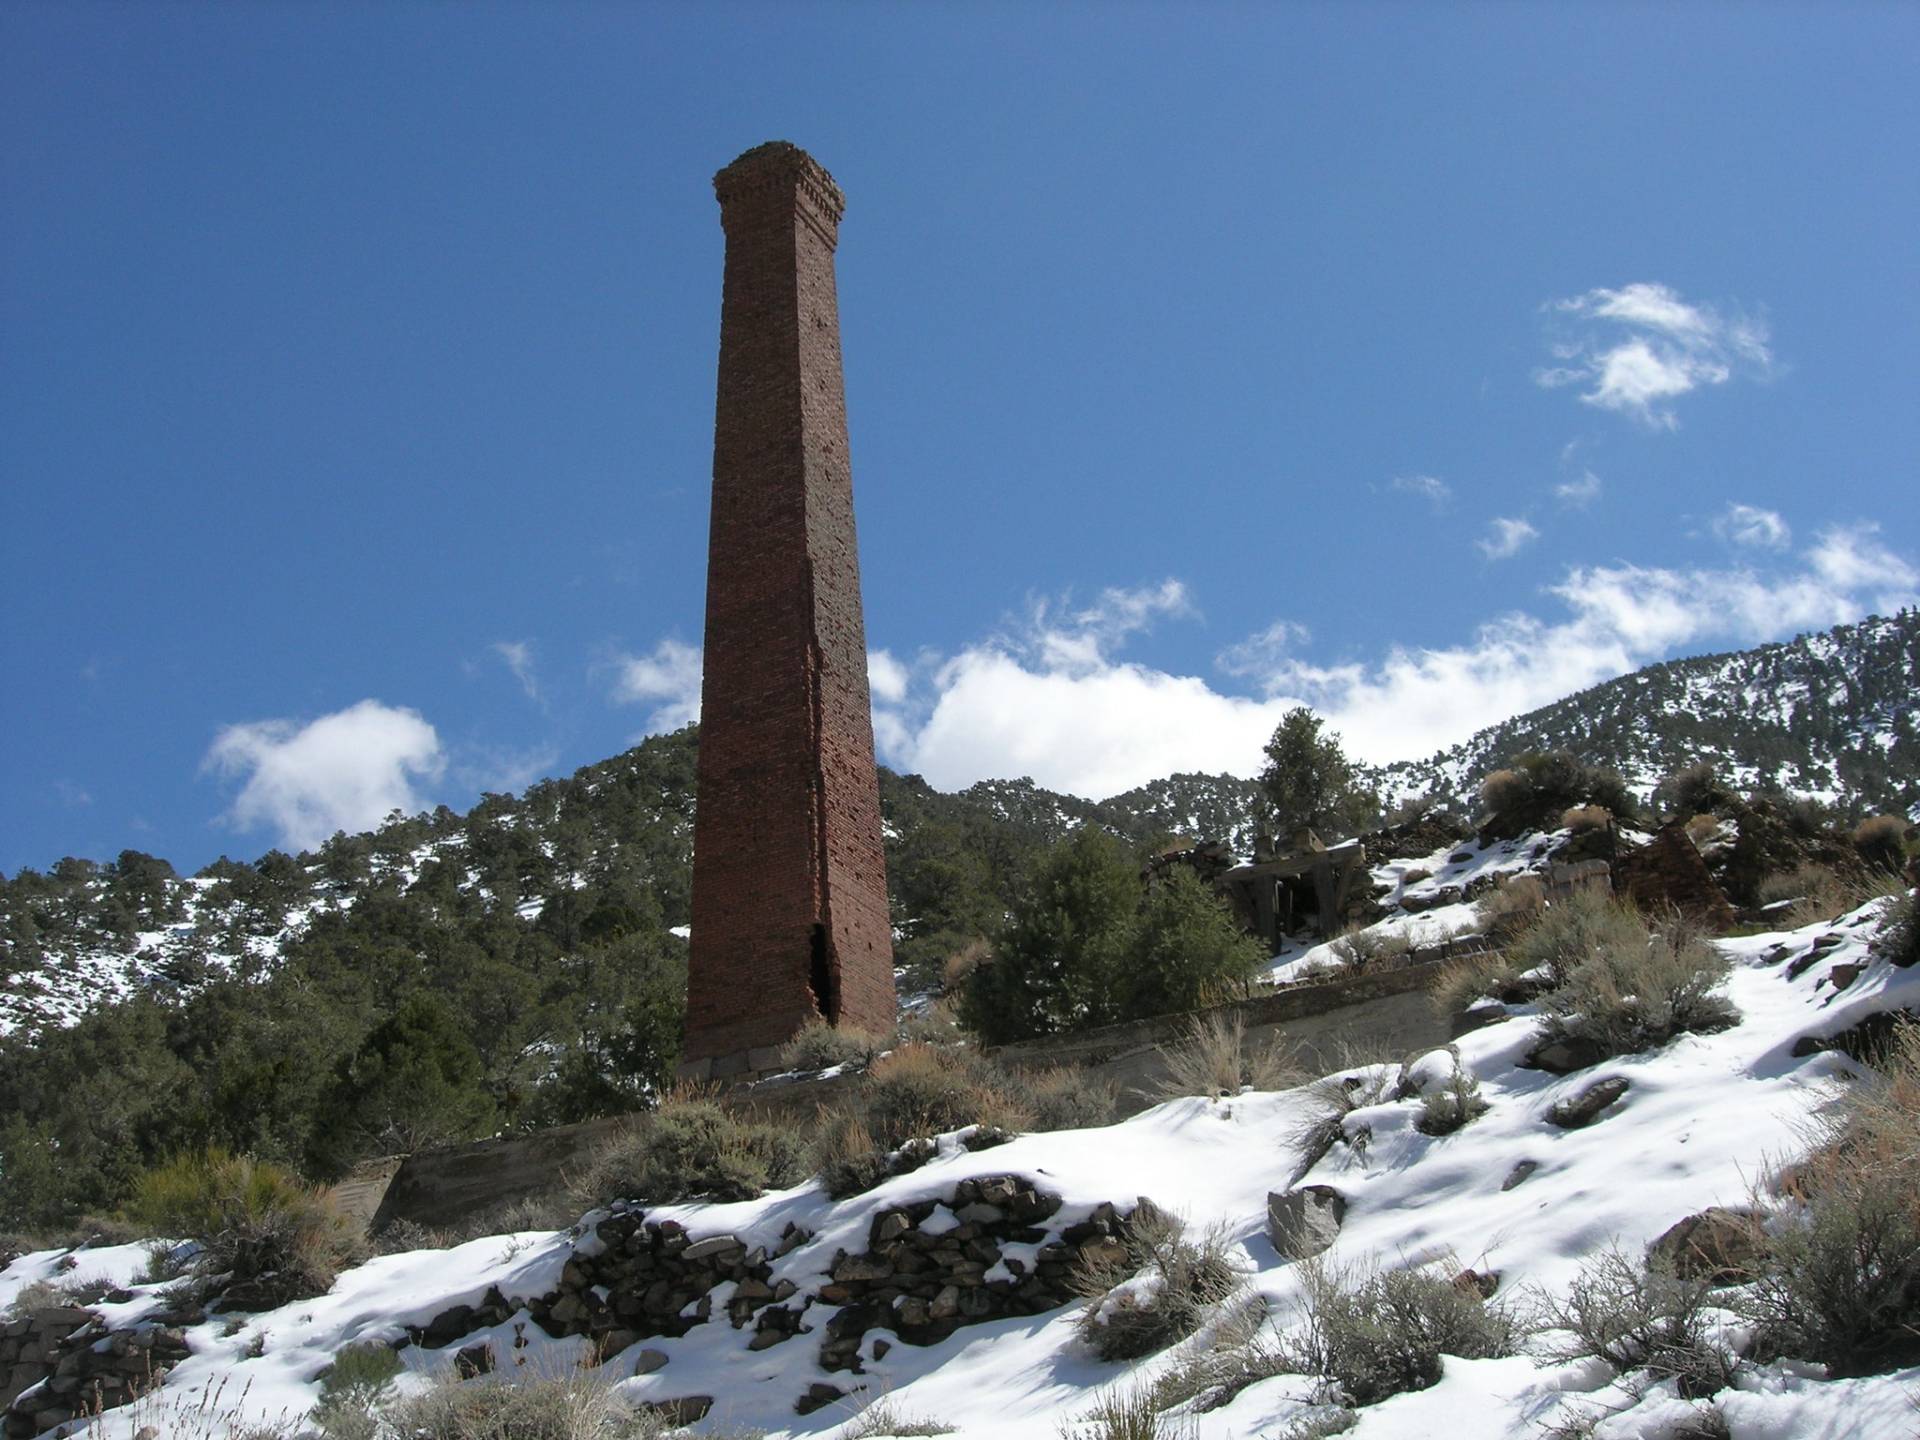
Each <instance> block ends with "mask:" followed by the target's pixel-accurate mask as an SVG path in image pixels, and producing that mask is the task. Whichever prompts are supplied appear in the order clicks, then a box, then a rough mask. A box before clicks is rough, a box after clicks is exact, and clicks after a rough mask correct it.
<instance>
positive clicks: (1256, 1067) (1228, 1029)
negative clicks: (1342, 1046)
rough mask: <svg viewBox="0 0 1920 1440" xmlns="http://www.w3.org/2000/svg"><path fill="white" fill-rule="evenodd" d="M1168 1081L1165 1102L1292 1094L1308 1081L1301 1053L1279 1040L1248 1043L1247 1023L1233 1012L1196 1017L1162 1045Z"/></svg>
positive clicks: (1164, 1088)
mask: <svg viewBox="0 0 1920 1440" xmlns="http://www.w3.org/2000/svg"><path fill="white" fill-rule="evenodd" d="M1160 1059H1161V1061H1162V1063H1164V1064H1165V1066H1166V1067H1167V1078H1166V1079H1165V1080H1164V1081H1162V1082H1161V1083H1160V1086H1159V1094H1160V1096H1161V1098H1163V1099H1168V1100H1171V1099H1174V1098H1177V1097H1179V1096H1183V1095H1208V1096H1213V1097H1216V1098H1217V1097H1219V1096H1222V1095H1238V1094H1239V1093H1240V1092H1241V1091H1242V1090H1245V1089H1248V1088H1251V1089H1254V1090H1290V1089H1292V1088H1293V1087H1294V1086H1295V1085H1298V1084H1300V1083H1301V1082H1302V1081H1303V1080H1305V1079H1306V1078H1307V1072H1306V1071H1305V1069H1303V1068H1302V1066H1301V1064H1300V1058H1299V1051H1298V1050H1297V1049H1296V1048H1293V1047H1289V1046H1287V1045H1285V1044H1284V1043H1283V1042H1281V1041H1280V1040H1278V1039H1274V1040H1270V1041H1268V1042H1267V1043H1266V1044H1264V1045H1253V1044H1249V1043H1248V1041H1247V1024H1246V1020H1245V1019H1244V1018H1243V1017H1242V1016H1241V1015H1240V1014H1239V1013H1238V1012H1237V1011H1236V1012H1234V1013H1232V1014H1221V1013H1219V1012H1215V1013H1214V1014H1211V1015H1201V1016H1196V1017H1195V1018H1194V1019H1193V1020H1192V1021H1191V1022H1190V1023H1189V1024H1188V1026H1187V1033H1186V1035H1185V1036H1183V1037H1182V1038H1181V1039H1180V1040H1178V1041H1176V1042H1175V1043H1174V1044H1172V1045H1163V1046H1161V1047H1160Z"/></svg>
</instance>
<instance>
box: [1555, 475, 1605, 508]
mask: <svg viewBox="0 0 1920 1440" xmlns="http://www.w3.org/2000/svg"><path fill="white" fill-rule="evenodd" d="M1600 490H1601V485H1600V477H1599V476H1598V475H1596V474H1594V473H1593V471H1591V470H1583V471H1581V472H1580V476H1579V478H1578V479H1575V480H1562V481H1561V482H1560V483H1559V484H1558V485H1556V486H1554V487H1553V498H1554V499H1556V500H1558V501H1559V502H1560V503H1561V504H1562V505H1565V506H1567V507H1568V508H1569V509H1573V510H1584V509H1586V508H1587V506H1589V505H1591V504H1592V503H1593V502H1594V501H1595V500H1598V499H1599V498H1600Z"/></svg>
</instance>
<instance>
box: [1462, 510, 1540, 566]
mask: <svg viewBox="0 0 1920 1440" xmlns="http://www.w3.org/2000/svg"><path fill="white" fill-rule="evenodd" d="M1488 529H1489V531H1490V532H1491V533H1489V534H1487V535H1486V536H1484V537H1482V538H1481V539H1479V540H1476V541H1474V542H1473V543H1474V544H1475V545H1476V546H1477V547H1478V548H1479V551H1480V553H1481V554H1482V555H1484V556H1486V557H1487V558H1488V559H1489V560H1511V559H1512V558H1513V557H1514V556H1515V555H1518V554H1519V553H1520V552H1521V551H1522V550H1523V549H1525V548H1526V547H1527V546H1529V545H1531V544H1532V543H1533V542H1534V541H1535V540H1538V539H1539V538H1540V532H1539V531H1538V530H1536V529H1534V528H1533V526H1531V525H1529V524H1528V523H1527V522H1526V521H1524V520H1520V519H1516V518H1514V517H1513V516H1510V515H1496V516H1495V517H1494V518H1493V520H1492V522H1491V523H1490V524H1489V526H1488Z"/></svg>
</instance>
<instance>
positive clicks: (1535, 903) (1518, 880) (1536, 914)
mask: <svg viewBox="0 0 1920 1440" xmlns="http://www.w3.org/2000/svg"><path fill="white" fill-rule="evenodd" d="M1546 907H1547V887H1546V885H1545V884H1544V883H1542V881H1541V879H1540V877H1539V876H1538V875H1509V876H1507V877H1506V879H1504V880H1502V881H1501V882H1500V883H1499V884H1498V885H1496V886H1495V887H1494V888H1493V889H1491V890H1489V891H1488V892H1487V893H1486V894H1485V895H1483V896H1481V897H1480V900H1479V902H1478V904H1477V905H1476V906H1475V913H1476V914H1478V916H1479V917H1480V926H1481V928H1482V929H1483V930H1486V931H1489V932H1490V933H1491V934H1492V935H1493V936H1494V937H1495V938H1496V939H1505V938H1507V937H1509V936H1513V935H1517V934H1519V933H1520V932H1521V931H1522V930H1525V929H1526V928H1527V926H1529V925H1531V924H1533V922H1534V921H1535V920H1537V919H1539V918H1540V912H1541V911H1543V910H1545V909H1546Z"/></svg>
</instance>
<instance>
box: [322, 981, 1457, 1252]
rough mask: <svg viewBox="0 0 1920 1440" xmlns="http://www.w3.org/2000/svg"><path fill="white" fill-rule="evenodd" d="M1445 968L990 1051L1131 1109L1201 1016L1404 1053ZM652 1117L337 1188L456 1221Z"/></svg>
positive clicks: (1328, 1047) (1435, 1030)
mask: <svg viewBox="0 0 1920 1440" xmlns="http://www.w3.org/2000/svg"><path fill="white" fill-rule="evenodd" d="M1438 970H1439V967H1438V966H1437V965H1434V964H1431V963H1429V964H1420V965H1407V966H1402V967H1400V968H1398V969H1389V970H1381V971H1379V972H1377V973H1373V974H1368V975H1362V976H1358V977H1356V978H1353V979H1348V980H1336V981H1329V982H1326V983H1324V984H1309V985H1296V986H1292V987H1290V988H1288V989H1285V990H1280V991H1277V992H1275V993H1273V994H1271V995H1262V996H1259V997H1257V998H1255V999H1252V1000H1242V1001H1237V1002H1235V1003H1233V1004H1231V1005H1221V1006H1216V1007H1214V1008H1213V1009H1212V1010H1206V1011H1200V1012H1196V1014H1193V1015H1166V1016H1160V1017H1158V1018H1156V1019H1152V1020H1137V1021H1132V1022H1130V1023H1128V1024H1124V1025H1109V1026H1107V1027H1105V1028H1103V1029H1100V1030H1088V1031H1083V1032H1081V1033H1080V1034H1077V1035H1055V1036H1050V1037H1048V1038H1047V1039H1045V1040H1036V1041H1032V1042H1029V1043H1026V1044H1021V1045H1007V1046H1003V1047H1001V1048H1000V1049H998V1050H996V1051H994V1052H993V1055H994V1058H995V1059H997V1060H999V1061H1001V1062H1002V1063H1003V1064H1007V1065H1014V1066H1020V1067H1039V1066H1049V1065H1072V1066H1075V1067H1078V1068H1082V1069H1086V1070H1088V1071H1090V1072H1091V1073H1093V1074H1094V1075H1096V1076H1099V1077H1101V1078H1103V1079H1108V1080H1112V1081H1114V1082H1115V1083H1116V1084H1117V1085H1118V1086H1119V1087H1120V1090H1121V1102H1122V1111H1123V1113H1124V1114H1128V1115H1131V1114H1135V1113H1137V1112H1138V1111H1141V1110H1144V1109H1146V1108H1147V1107H1148V1106H1149V1105H1151V1104H1153V1103H1154V1099H1155V1092H1156V1089H1157V1087H1158V1084H1159V1082H1160V1081H1161V1080H1162V1079H1164V1078H1165V1076H1166V1067H1165V1065H1164V1063H1163V1062H1162V1061H1161V1058H1160V1053H1159V1048H1158V1047H1160V1046H1161V1045H1164V1044H1168V1043H1170V1042H1172V1041H1176V1040H1178V1039H1179V1038H1180V1037H1181V1036H1182V1035H1184V1034H1185V1033H1186V1032H1187V1030H1188V1029H1189V1028H1190V1027H1191V1025H1192V1024H1193V1022H1194V1020H1195V1019H1196V1018H1199V1017H1200V1016H1207V1015H1229V1016H1231V1015H1238V1016H1239V1017H1240V1018H1241V1020H1242V1021H1243V1022H1244V1023H1245V1025H1246V1028H1247V1034H1248V1036H1249V1037H1250V1038H1251V1040H1252V1041H1253V1043H1255V1044H1265V1043H1267V1042H1268V1041H1270V1040H1273V1039H1279V1040H1281V1041H1283V1042H1284V1043H1286V1044H1289V1045H1295V1046H1298V1047H1299V1049H1300V1051H1301V1063H1302V1064H1303V1065H1304V1066H1305V1067H1306V1068H1307V1069H1309V1070H1314V1071H1319V1072H1324V1071H1327V1070H1332V1069H1335V1068H1336V1067H1338V1066H1339V1065H1340V1064H1342V1063H1344V1062H1345V1061H1346V1060H1347V1056H1348V1052H1349V1048H1351V1049H1352V1050H1356V1051H1358V1052H1360V1053H1361V1054H1363V1055H1378V1056H1380V1057H1381V1058H1387V1057H1389V1056H1390V1057H1392V1058H1396V1059H1397V1058H1400V1057H1402V1056H1404V1055H1406V1054H1408V1053H1409V1052H1412V1051H1417V1050H1424V1049H1430V1048H1432V1047H1434V1046H1438V1045H1444V1044H1446V1042H1447V1038H1448V1037H1447V1025H1446V1021H1445V1020H1444V1019H1443V1018H1442V1017H1441V1016H1440V1015H1438V1014H1437V1013H1436V1012H1435V1011H1434V1008H1433V1005H1432V1002H1431V1001H1430V1000H1429V999H1428V995H1427V990H1428V987H1429V986H1430V985H1431V984H1432V983H1433V978H1434V976H1435V975H1436V974H1437V973H1438ZM861 1083H862V1082H861V1078H860V1077H859V1076H847V1077H842V1078H837V1079H833V1080H807V1081H798V1082H793V1083H789V1084H784V1085H782V1084H764V1083H763V1084H761V1085H756V1086H754V1087H752V1088H751V1089H750V1090H748V1091H746V1092H744V1095H741V1094H740V1093H739V1092H736V1096H735V1099H736V1102H738V1101H739V1100H741V1099H744V1101H745V1103H746V1104H747V1105H748V1106H749V1107H751V1108H752V1109H753V1110H756V1111H758V1112H759V1113H760V1114H761V1115H763V1116H764V1117H766V1118H769V1119H773V1120H779V1119H781V1118H783V1117H785V1118H787V1119H790V1120H792V1121H793V1122H794V1123H804V1122H806V1121H810V1120H811V1119H812V1118H813V1115H814V1112H815V1111H816V1110H817V1109H818V1107H819V1106H821V1105H823V1104H831V1103H833V1102H834V1101H835V1100H836V1099H838V1098H840V1097H841V1096H843V1095H844V1094H846V1093H847V1092H848V1091H850V1090H852V1089H855V1088H857V1087H858V1086H859V1085H860V1084H861ZM646 1123H647V1117H646V1116H645V1115H623V1116H616V1117H612V1118H609V1119H605V1120H589V1121H586V1122H584V1123H582V1124H579V1125H563V1126H560V1127H558V1128H556V1129H552V1130H543V1131H540V1132H539V1133H538V1134H534V1135H525V1136H516V1137H512V1138H509V1139H501V1140H481V1141H476V1142H474V1143H473V1144H471V1145H461V1146H457V1147H455V1148H453V1149H450V1150H441V1151H436V1152H434V1153H432V1154H426V1155H411V1156H408V1157H407V1158H406V1159H404V1160H399V1161H393V1160H387V1161H376V1162H372V1163H371V1164H370V1165H368V1166H363V1167H362V1168H361V1169H360V1170H357V1171H356V1172H355V1173H354V1174H353V1175H352V1176H349V1177H348V1179H347V1180H346V1181H344V1182H342V1184H341V1186H339V1187H338V1188H337V1189H336V1191H335V1195H336V1198H337V1199H339V1200H340V1201H341V1203H342V1204H343V1206H345V1207H346V1208H348V1209H349V1211H350V1213H353V1214H356V1215H360V1216H364V1217H370V1220H371V1223H372V1224H373V1225H374V1226H379V1225H384V1224H386V1223H388V1222H389V1221H394V1220H409V1221H412V1222H414V1223H415V1224H419V1225H426V1226H433V1227H438V1226H449V1225H457V1224H459V1223H461V1222H463V1221H466V1220H470V1219H472V1218H473V1217H475V1216H477V1215H482V1214H484V1213H485V1212H487V1211H488V1210H492V1209H495V1208H497V1207H499V1206H502V1205H505V1204H507V1203H509V1202H511V1201H515V1200H524V1199H532V1198H535V1197H538V1196H543V1195H551V1194H554V1193H555V1192H557V1191H559V1190H561V1189H562V1188H564V1186H565V1184H566V1182H567V1180H568V1179H569V1178H570V1177H572V1176H575V1175H578V1174H579V1173H580V1172H581V1171H583V1170H584V1169H585V1168H586V1167H587V1165H588V1164H589V1163H591V1161H592V1158H593V1154H594V1152H595V1151H596V1150H598V1149H599V1148H601V1147H603V1146H605V1145H607V1144H609V1143H610V1142H612V1141H613V1140H615V1139H617V1138H618V1137H619V1135H620V1133H621V1132H622V1131H623V1130H626V1129H630V1128H631V1127H634V1126H640V1125H645V1124H646Z"/></svg>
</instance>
